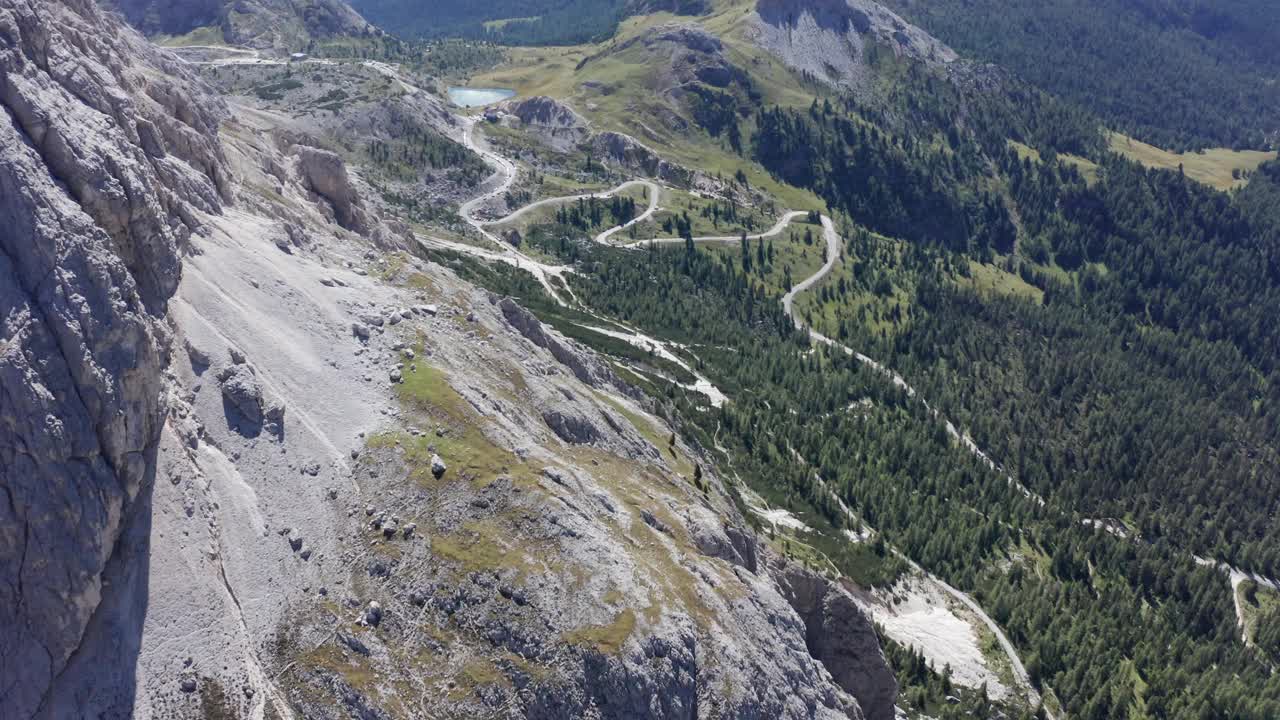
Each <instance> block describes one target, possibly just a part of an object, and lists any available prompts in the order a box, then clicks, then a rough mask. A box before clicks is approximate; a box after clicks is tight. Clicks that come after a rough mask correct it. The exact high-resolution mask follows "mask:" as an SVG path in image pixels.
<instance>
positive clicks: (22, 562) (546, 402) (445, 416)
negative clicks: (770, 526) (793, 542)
mask: <svg viewBox="0 0 1280 720" xmlns="http://www.w3.org/2000/svg"><path fill="white" fill-rule="evenodd" d="M325 68H326V66H324V65H320V64H317V65H316V66H315V68H314V72H316V73H320V72H325V71H326V69H325ZM228 102H238V101H230V100H229V101H228ZM0 103H3V107H4V109H5V113H4V116H3V118H0V120H2V122H0V148H3V153H2V154H0V322H3V334H2V335H0V490H2V491H3V492H0V578H4V581H3V582H0V716H3V717H5V718H10V717H13V718H31V717H39V718H82V717H95V718H110V719H115V718H211V717H218V718H267V717H270V718H293V717H309V718H310V717H316V718H350V717H360V718H415V717H483V716H491V715H501V716H503V717H514V718H563V717H584V718H637V719H639V718H692V717H725V718H731V717H741V718H753V717H769V718H794V719H796V720H799V719H801V718H805V719H811V718H830V719H832V720H835V719H836V718H863V717H870V718H881V717H886V714H885V713H886V712H891V706H892V697H893V694H894V687H893V682H892V680H893V678H892V675H891V674H890V673H888V670H887V668H886V667H885V664H884V659H883V657H882V656H881V655H880V652H879V648H878V647H877V646H876V641H875V636H874V632H872V631H871V629H870V627H869V625H868V624H867V621H866V618H865V617H864V616H862V615H861V614H860V613H859V612H858V610H857V608H856V607H854V606H852V605H850V604H848V603H845V602H844V600H843V598H844V595H842V592H841V591H840V589H839V587H838V586H837V585H834V584H833V583H831V582H829V581H828V580H826V579H824V578H822V577H820V576H818V575H815V574H813V573H811V572H809V571H806V570H803V569H801V568H798V567H796V566H794V565H792V564H789V563H786V562H783V561H782V560H780V559H779V558H777V557H776V556H775V555H774V553H773V552H772V551H771V550H770V549H769V548H768V546H767V545H766V544H764V543H763V542H761V541H760V540H759V539H757V538H756V536H755V535H754V533H753V532H752V531H751V530H749V529H748V526H747V524H746V522H745V520H744V518H743V517H742V516H741V515H740V514H739V512H738V510H737V509H736V505H735V504H734V502H733V501H732V499H731V494H730V491H729V489H728V486H727V484H726V483H725V482H723V481H722V480H721V479H720V478H719V477H718V476H717V473H716V471H715V468H714V466H713V465H712V464H711V463H710V462H708V459H707V457H706V456H705V454H704V453H703V452H702V451H701V450H700V449H699V448H696V447H691V446H689V445H687V444H686V443H685V442H684V441H683V440H681V439H679V438H678V437H677V435H676V433H675V432H674V430H673V428H672V426H671V425H670V424H669V423H668V422H667V421H665V420H663V419H661V418H660V417H659V416H658V413H657V412H656V410H657V408H656V406H655V405H654V404H653V401H651V400H649V399H647V398H646V397H645V396H644V395H643V394H641V393H639V392H638V391H636V390H634V389H633V388H630V387H629V386H627V385H626V384H625V383H624V382H623V381H622V380H620V379H619V377H618V374H615V373H614V372H613V371H612V370H611V369H610V365H609V364H608V363H606V362H604V361H602V360H601V359H600V358H598V357H597V356H595V355H594V354H592V353H590V352H588V351H586V350H584V349H583V348H581V347H580V346H578V345H577V344H576V343H574V342H572V341H570V340H569V339H567V338H565V337H563V336H561V335H560V334H558V333H556V332H555V331H554V330H552V329H550V328H547V327H544V326H543V325H542V324H541V323H540V322H539V321H538V320H537V318H536V317H535V316H534V315H532V314H531V313H529V312H527V311H526V310H524V309H523V308H521V307H520V306H519V304H517V303H516V301H514V300H511V299H506V298H499V297H495V296H492V295H490V294H489V293H487V292H485V291H483V290H480V289H478V288H476V287H475V286H473V285H470V284H468V283H467V282H464V281H463V280H461V279H460V278H459V277H458V275H457V274H455V272H454V270H453V269H452V268H451V267H450V265H449V263H450V262H456V261H449V260H442V259H441V258H436V259H437V260H441V262H429V261H427V260H426V259H425V258H424V257H419V256H415V255H413V254H410V253H405V252H390V250H392V249H398V248H405V247H409V246H410V244H411V243H412V242H413V238H414V236H413V235H412V233H411V232H410V231H409V230H408V229H407V228H406V227H405V226H403V225H401V224H399V223H397V222H396V221H395V220H394V218H390V217H387V216H386V215H385V214H384V213H383V210H381V209H379V208H378V207H377V206H376V203H375V202H373V201H372V200H371V199H370V196H369V195H364V194H362V192H363V190H364V189H366V188H367V187H368V186H367V185H366V184H365V183H364V182H363V181H362V179H361V177H360V168H359V167H354V166H353V167H349V166H348V165H347V164H346V163H345V162H343V160H342V158H341V157H340V156H338V155H336V154H334V153H331V152H328V151H326V150H323V149H321V148H320V147H318V146H317V145H313V144H311V142H310V139H308V141H307V142H303V140H304V139H307V138H306V133H305V131H304V130H303V129H300V128H299V127H296V126H295V125H294V121H293V120H292V119H291V118H289V117H287V116H286V115H285V114H284V113H283V112H272V113H265V112H254V111H252V109H251V108H246V107H243V106H239V105H235V104H232V105H231V106H230V107H229V108H228V107H227V106H224V104H223V102H222V101H219V100H218V99H217V98H216V97H212V96H210V95H208V94H207V92H206V90H205V89H204V85H203V84H202V83H201V81H200V80H199V79H198V78H196V77H193V76H192V75H191V74H190V73H189V72H188V71H187V70H186V69H184V66H182V65H181V64H179V63H177V62H175V61H173V60H172V59H171V58H170V56H168V55H166V54H163V53H160V52H158V51H156V50H154V49H152V48H151V47H150V46H148V45H146V44H145V43H144V42H143V41H142V40H141V39H140V38H139V36H137V35H136V34H135V33H134V32H133V31H131V30H127V29H124V28H122V27H121V26H120V25H119V24H118V23H116V22H115V21H114V20H113V19H112V18H109V17H105V16H104V15H103V14H102V13H101V12H99V11H98V9H97V8H96V7H95V6H94V5H93V4H92V2H90V1H89V0H63V1H62V2H59V3H56V4H49V3H47V2H44V1H43V0H0ZM605 142H606V143H607V144H613V145H617V147H616V148H614V149H612V150H610V153H611V154H614V155H616V156H617V157H618V158H619V161H620V162H624V161H626V162H635V163H638V164H640V165H653V163H658V162H660V161H659V160H658V159H656V157H649V156H648V155H645V154H644V153H643V152H641V150H640V149H637V147H636V146H634V145H633V144H632V143H633V142H634V141H632V143H628V142H626V139H625V138H621V137H619V138H615V139H613V140H606V141H605ZM629 156H632V157H630V159H629V160H628V157H629ZM652 169H653V171H654V172H655V174H661V168H660V166H657V165H653V168H652ZM396 228H398V229H396ZM886 708H889V709H888V710H886Z"/></svg>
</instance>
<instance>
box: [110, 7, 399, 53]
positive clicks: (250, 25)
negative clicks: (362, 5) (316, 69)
mask: <svg viewBox="0 0 1280 720" xmlns="http://www.w3.org/2000/svg"><path fill="white" fill-rule="evenodd" d="M105 4H107V5H108V6H110V7H114V8H115V9H118V10H119V11H120V13H121V14H123V15H124V17H125V19H126V20H128V21H129V23H130V24H132V25H133V26H134V27H136V28H138V29H139V30H140V31H141V32H143V33H144V34H147V35H172V36H180V35H187V34H188V33H192V32H194V31H197V30H201V29H204V28H210V27H213V28H216V29H217V32H218V34H219V35H220V36H221V38H222V40H223V41H225V42H228V43H231V44H233V45H245V46H249V47H256V48H276V49H280V50H286V49H291V50H300V49H303V48H304V47H305V46H306V44H307V42H308V41H309V40H312V39H320V38H327V37H334V36H367V35H372V34H374V33H375V32H376V31H375V30H374V28H373V26H371V25H369V23H367V22H365V20H364V19H363V18H361V17H360V15H359V14H358V13H356V11H354V10H352V9H351V7H350V6H349V5H348V4H347V3H346V2H345V0H240V1H237V2H230V1H228V0H194V1H192V2H188V1H187V0H176V1H175V0H105Z"/></svg>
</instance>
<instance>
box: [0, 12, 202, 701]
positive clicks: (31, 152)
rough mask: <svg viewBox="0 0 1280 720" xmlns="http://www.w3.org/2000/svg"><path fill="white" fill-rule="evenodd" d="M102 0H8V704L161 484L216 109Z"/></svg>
mask: <svg viewBox="0 0 1280 720" xmlns="http://www.w3.org/2000/svg"><path fill="white" fill-rule="evenodd" d="M202 88H203V85H202V84H201V83H200V82H199V81H198V80H196V79H195V78H193V77H191V76H189V75H187V74H186V73H185V71H184V70H183V69H182V67H181V66H180V64H179V63H177V62H176V61H175V60H172V59H171V58H169V57H168V56H166V55H164V54H162V53H160V52H158V51H155V50H153V49H152V48H150V46H148V45H147V44H146V43H145V42H144V41H143V40H142V39H141V38H139V37H138V36H137V35H136V34H134V33H133V32H132V31H130V30H125V29H122V28H121V27H120V26H119V25H118V24H117V23H115V22H113V21H111V20H109V19H108V18H106V17H105V16H104V15H103V14H102V12H101V11H100V10H99V9H98V8H97V6H96V5H95V4H94V3H93V2H92V0H61V1H60V2H45V1H44V0H0V104H2V105H3V107H4V111H5V112H4V113H3V115H0V490H3V492H0V576H3V577H5V578H7V579H8V580H7V581H6V582H4V583H0V678H4V687H3V688H2V689H0V716H3V717H18V718H21V717H27V716H29V715H31V714H32V713H34V712H35V711H36V709H37V707H39V705H40V703H41V701H42V698H44V697H45V695H46V693H47V691H48V690H49V688H50V685H51V683H52V682H53V681H54V679H55V678H56V677H57V675H58V673H59V672H60V671H61V670H62V668H63V667H64V666H65V664H66V663H67V661H68V659H69V658H70V657H71V655H72V653H74V652H75V650H76V648H77V646H78V644H79V642H80V639H81V636H82V634H83V633H84V630H85V627H86V624H87V623H88V622H89V620H90V617H91V616H92V615H93V613H94V611H95V609H96V607H97V605H98V602H99V599H100V597H101V591H102V586H101V574H102V571H103V569H104V567H105V566H106V564H107V562H108V559H109V558H110V557H111V555H112V552H113V548H114V546H115V544H116V540H117V537H118V536H119V534H120V531H121V527H122V525H123V524H124V523H125V521H126V520H127V518H128V516H129V514H130V512H131V511H132V508H133V506H134V504H135V500H136V499H137V498H138V497H139V496H140V495H143V494H145V493H147V492H148V488H149V483H150V481H151V475H150V473H151V468H152V463H151V462H150V458H151V456H152V455H153V454H154V452H155V448H156V443H157V441H158V437H159V433H160V429H161V427H162V424H163V421H164V416H165V411H166V406H165V403H164V401H163V399H162V397H163V386H164V379H163V370H164V368H165V365H166V357H167V353H168V346H169V332H168V330H167V329H166V326H165V325H164V323H163V315H164V312H165V309H166V302H167V300H168V298H169V297H170V296H171V295H172V294H173V292H174V290H175V289H176V287H177V285H178V280H179V277H180V259H179V249H180V247H181V246H182V245H183V244H184V243H185V242H186V240H187V238H188V236H189V234H190V232H191V229H192V228H193V227H195V226H196V225H198V223H199V219H198V217H199V214H200V213H216V212H218V211H219V210H220V207H221V203H222V202H223V198H224V196H225V194H226V192H227V173H226V170H225V163H224V160H223V158H222V155H221V151H220V149H219V145H218V144H217V137H216V132H217V125H218V122H219V118H220V113H221V112H222V106H221V104H220V103H219V102H218V101H217V100H216V99H215V98H212V97H208V96H205V95H204V92H203V90H202Z"/></svg>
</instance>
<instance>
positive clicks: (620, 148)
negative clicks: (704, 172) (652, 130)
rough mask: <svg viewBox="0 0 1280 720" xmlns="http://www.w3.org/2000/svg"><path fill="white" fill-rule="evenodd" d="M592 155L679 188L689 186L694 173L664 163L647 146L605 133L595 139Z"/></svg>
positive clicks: (592, 140)
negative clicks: (596, 154)
mask: <svg viewBox="0 0 1280 720" xmlns="http://www.w3.org/2000/svg"><path fill="white" fill-rule="evenodd" d="M591 146H592V151H593V152H596V153H598V154H599V155H600V156H601V157H603V158H605V159H606V160H608V161H609V162H612V163H614V164H616V165H620V166H622V167H624V168H627V169H629V170H632V171H634V172H637V173H640V174H642V175H646V176H648V177H652V178H657V179H659V180H663V181H665V182H669V183H673V184H676V185H688V184H689V183H690V182H692V180H693V173H691V172H690V171H689V170H688V169H687V168H683V167H680V166H679V165H674V164H672V163H669V162H667V161H666V160H663V159H662V158H661V157H660V156H659V155H658V154H657V153H655V152H654V151H653V150H651V149H650V148H649V147H648V146H646V145H645V144H644V143H642V142H640V141H639V140H636V139H635V138H633V137H631V136H630V135H624V134H622V133H619V132H602V133H600V134H598V135H596V136H594V137H593V138H592V139H591Z"/></svg>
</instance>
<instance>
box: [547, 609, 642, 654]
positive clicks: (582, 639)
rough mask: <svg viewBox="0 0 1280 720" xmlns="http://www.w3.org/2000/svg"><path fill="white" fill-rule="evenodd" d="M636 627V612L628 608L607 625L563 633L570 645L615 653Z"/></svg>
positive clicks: (591, 626) (604, 652)
mask: <svg viewBox="0 0 1280 720" xmlns="http://www.w3.org/2000/svg"><path fill="white" fill-rule="evenodd" d="M635 627H636V614H635V612H633V611H632V610H631V609H630V608H628V609H626V610H623V611H622V612H620V613H618V614H617V615H616V616H615V617H614V619H613V622H611V623H609V624H608V625H588V626H586V627H581V628H578V629H576V630H570V631H569V632H566V633H564V635H563V637H564V641H565V642H567V643H569V644H570V645H584V646H590V647H594V648H595V649H596V650H598V651H600V652H601V653H602V654H604V655H617V654H618V652H619V651H621V650H622V646H623V644H624V643H626V642H627V638H629V637H631V632H632V631H633V630H635Z"/></svg>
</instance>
